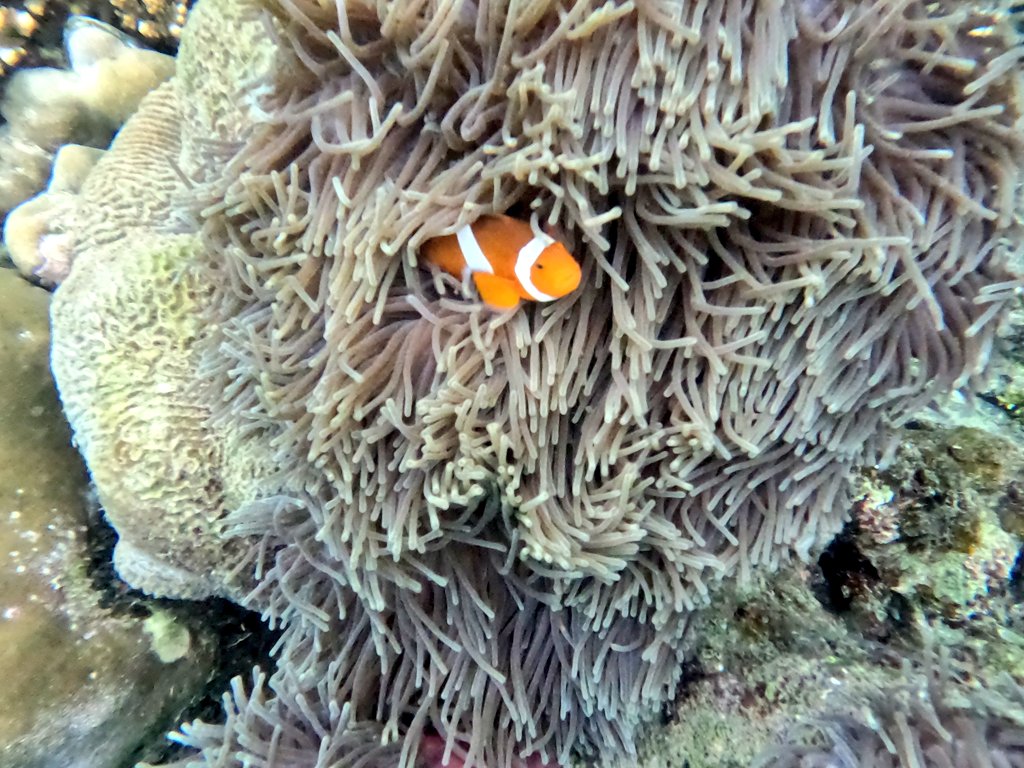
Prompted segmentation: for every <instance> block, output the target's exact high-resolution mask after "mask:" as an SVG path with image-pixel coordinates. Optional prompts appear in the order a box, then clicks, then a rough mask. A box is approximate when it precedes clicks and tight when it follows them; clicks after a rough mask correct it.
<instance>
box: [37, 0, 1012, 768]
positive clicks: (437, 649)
mask: <svg viewBox="0 0 1024 768" xmlns="http://www.w3.org/2000/svg"><path fill="white" fill-rule="evenodd" d="M1021 53H1022V50H1021V48H1020V47H1019V46H1018V45H1017V43H1016V38H1015V37H1014V34H1013V31H1012V30H1011V29H1009V27H1008V25H1007V23H1006V20H1005V18H1004V14H1003V13H1002V11H1001V10H1000V8H998V7H997V8H994V9H992V10H991V11H987V12H984V13H982V12H980V11H974V10H972V9H971V8H969V7H967V6H965V5H964V4H962V3H959V2H948V3H944V2H923V1H922V0H877V2H860V3H857V2H847V1H845V0H844V1H843V2H838V1H836V2H830V1H829V0H802V1H799V2H798V1H793V2H788V1H786V0H766V1H764V2H754V1H753V0H722V1H721V2H714V3H711V4H705V3H678V4H665V3H659V2H654V0H642V1H637V2H625V3H622V4H618V5H616V4H611V3H608V4H598V3H596V2H578V3H572V4H561V3H556V2H547V1H546V0H535V1H533V2H512V3H504V2H488V0H481V1H480V2H478V3H472V2H468V1H467V2H452V3H448V2H423V1H422V0H401V1H400V2H395V3H390V4H371V3H361V2H355V1H353V2H341V0H339V1H338V2H336V3H330V2H326V0H324V1H322V2H320V1H318V0H266V2H264V3H262V4H261V3H256V2H252V1H251V0H203V2H202V3H200V4H199V5H198V6H197V7H196V8H195V9H194V10H193V15H192V16H191V17H190V20H189V22H188V24H187V26H186V29H185V33H184V35H183V40H182V49H181V56H180V59H179V63H178V69H177V75H176V76H175V78H174V79H173V80H172V82H171V84H170V85H168V86H164V87H161V88H159V89H158V90H157V91H155V92H154V93H153V94H151V95H150V96H149V97H148V99H147V100H146V102H144V103H143V105H142V107H141V108H140V112H139V113H138V114H137V115H136V116H135V117H134V118H132V120H131V121H129V123H128V126H127V127H126V128H125V130H124V131H123V133H122V136H120V137H119V139H118V141H117V142H116V143H115V145H114V146H113V147H112V149H111V151H110V152H109V153H108V154H107V155H106V156H104V158H103V159H101V160H100V161H99V162H98V163H97V166H96V169H95V170H94V171H93V173H92V174H91V175H90V177H89V178H88V179H87V180H86V183H85V185H84V186H83V189H82V193H81V194H80V195H79V200H80V203H79V206H78V210H77V211H76V213H75V215H76V216H77V217H78V218H77V222H78V223H77V224H76V225H75V232H76V236H75V237H76V239H75V245H74V256H75V259H76V260H75V262H74V264H73V267H72V269H71V273H70V276H69V277H68V279H67V280H66V282H64V283H63V284H62V285H61V287H60V288H59V289H58V292H57V296H56V300H55V304H54V309H53V322H54V338H55V341H54V370H55V373H56V376H57V379H58V382H59V385H60V389H61V394H62V397H63V399H64V401H65V404H66V407H67V410H68V413H69V416H70V418H71V420H72V423H73V424H74V427H75V430H76V435H77V439H78V441H79V444H80V445H81V446H82V448H83V452H84V454H85V456H86V458H87V461H88V462H89V465H90V467H91V469H92V471H93V474H94V477H95V479H96V484H97V489H98V491H99V494H100V498H101V500H102V501H103V503H104V505H105V507H106V508H107V511H108V514H109V516H110V518H111V520H112V521H113V522H114V524H115V526H117V527H118V529H119V532H120V534H121V541H120V542H119V544H118V550H119V555H118V556H119V561H118V566H119V568H120V569H121V571H122V573H123V574H124V575H125V576H126V578H128V580H129V581H132V582H133V583H135V584H137V585H138V586H142V587H144V588H146V589H149V590H151V591H162V592H165V593H172V594H188V595H189V596H198V595H202V594H210V593H222V594H229V595H234V596H235V597H236V598H239V599H244V600H245V601H247V602H248V604H250V605H253V606H256V607H258V608H260V609H261V610H263V611H264V613H265V615H266V616H267V617H268V620H269V621H271V622H272V623H274V624H276V625H280V626H282V627H283V635H282V639H281V642H280V644H279V647H278V665H279V666H278V670H277V672H276V673H274V674H273V675H272V676H271V677H270V679H269V681H264V680H263V678H262V677H260V678H257V679H256V680H255V682H254V688H255V690H254V691H252V692H249V693H246V692H244V690H243V688H242V686H241V684H239V685H238V686H237V688H236V690H235V691H234V694H233V696H232V697H229V698H228V700H227V710H228V719H227V721H226V723H225V724H223V725H219V726H218V725H206V724H194V725H192V726H188V727H186V728H185V729H184V731H183V733H182V734H179V736H178V738H179V739H180V740H181V741H183V742H184V743H186V744H188V745H191V746H194V747H196V748H198V750H199V753H198V754H197V756H196V757H195V758H193V759H192V761H191V763H190V764H210V765H243V764H251V763H254V762H259V763H260V764H264V765H277V766H285V765H289V766H291V765H298V764H302V765H327V764H331V765H356V764H360V765H393V764H394V761H395V749H396V748H398V750H399V751H398V754H399V761H400V763H401V764H403V765H408V764H410V763H411V761H412V760H413V759H415V755H416V753H417V750H418V747H419V744H420V742H421V739H422V738H423V736H424V734H431V738H434V736H433V734H438V735H439V736H440V737H441V738H443V739H444V740H445V742H446V746H447V748H448V749H451V750H453V752H454V753H456V754H458V756H459V759H461V760H464V761H465V763H466V764H467V765H469V764H473V765H485V766H489V767H491V768H494V767H496V766H509V765H515V764H520V762H521V761H523V760H528V761H530V762H531V763H532V764H537V763H538V762H543V761H554V762H556V763H559V764H567V763H568V761H569V760H570V756H571V755H572V754H574V753H577V754H595V753H601V754H607V755H610V754H614V753H620V752H626V753H629V752H631V751H632V749H633V740H634V731H635V728H636V726H637V724H638V723H639V722H640V720H641V719H642V718H643V717H644V715H645V714H646V713H649V712H652V711H654V710H655V709H656V708H657V706H658V705H659V704H661V703H662V702H664V701H665V700H666V699H667V698H668V697H670V696H671V695H672V693H673V690H674V687H675V685H676V682H677V680H678V677H679V674H680V672H679V670H680V661H681V658H682V655H683V653H684V645H685V644H684V640H685V634H686V630H687V626H688V619H689V617H690V615H691V613H692V611H694V610H695V609H696V608H697V607H698V606H699V605H701V603H702V602H703V601H705V600H706V599H707V597H708V594H709V589H710V588H711V586H712V585H713V584H714V583H715V582H717V581H719V580H721V579H724V578H731V577H734V576H738V577H744V576H746V575H747V574H749V572H750V569H751V568H752V567H755V566H762V567H774V566H775V565H777V564H778V563H779V562H781V561H783V560H785V559H787V558H789V557H791V556H794V555H795V556H797V557H806V556H807V555H808V553H809V552H810V551H811V550H812V549H813V548H814V547H816V546H817V545H819V544H821V543H822V542H823V541H824V540H826V539H827V537H828V536H830V535H831V534H833V533H834V532H835V531H836V530H837V528H838V526H839V524H840V522H841V518H842V515H843V510H844V509H845V507H846V505H845V501H846V500H847V493H848V489H847V473H848V470H849V468H850V467H851V466H852V465H853V464H855V463H868V464H870V463H873V462H874V461H875V460H876V459H877V458H878V457H879V455H880V453H881V451H882V449H883V447H884V444H885V425H886V424H887V423H899V422H900V421H901V420H902V419H905V418H907V417H908V415H909V414H910V413H911V412H912V411H913V410H914V409H915V408H917V407H919V406H920V405H923V404H925V403H927V402H928V401H930V400H931V399H933V398H934V397H936V396H938V395H940V394H942V393H944V392H946V391H948V390H950V389H952V388H954V387H958V386H963V385H965V384H966V383H967V382H968V381H969V380H970V378H971V377H972V376H973V375H975V374H977V373H978V372H980V370H981V369H982V367H983V365H984V363H985V361H986V359H987V356H988V352H989V349H990V346H991V344H992V339H993V332H994V326H995V322H996V320H997V318H998V317H999V314H1000V311H1001V310H1002V308H1003V307H1004V305H1005V304H1006V302H1007V301H1008V299H1009V298H1010V297H1011V296H1012V295H1013V294H1014V291H1015V290H1016V288H1017V282H1016V281H1015V279H1014V278H1013V276H1012V275H1011V274H1009V272H1008V271H1007V270H1006V269H1005V267H1004V263H1005V256H1006V253H1007V252H1009V251H1010V250H1012V249H1014V248H1016V247H1018V246H1019V242H1020V231H1019V224H1018V222H1017V219H1016V211H1017V208H1018V206H1019V203H1020V179H1019V174H1020V169H1021V165H1022V161H1024V143H1022V136H1021V133H1020V117H1021V116H1020V112H1019V108H1020V104H1021V92H1020V86H1021V83H1020V77H1021V75H1020V74H1019V72H1018V66H1017V62H1018V60H1019V58H1020V56H1021ZM133 132H134V133H133ZM133 136H134V137H136V138H138V137H142V138H144V141H143V140H141V139H140V140H138V141H135V140H134V139H132V137H133ZM133 141H134V143H133ZM133 152H134V153H135V154H134V155H133V154H132V153H133ZM132 158H134V159H132ZM101 180H102V181H101ZM150 183H152V184H153V185H154V188H152V189H151V188H149V186H147V185H149V184H150ZM90 189H92V191H91V192H90ZM91 195H97V196H104V195H105V197H96V198H92V197H91ZM492 212H497V213H501V212H512V213H514V214H517V215H520V216H523V217H528V216H530V215H531V214H532V215H533V216H534V218H535V223H536V224H537V225H538V226H539V225H543V224H555V225H557V227H558V228H559V230H560V231H561V232H562V233H563V235H564V238H563V239H564V240H565V242H566V243H567V245H569V246H570V249H571V250H572V251H573V252H574V255H575V256H576V257H577V258H578V259H579V260H580V261H581V262H582V263H583V281H582V284H581V286H580V288H579V290H577V291H576V292H574V293H572V294H570V295H569V296H567V297H565V298H563V299H561V300H559V301H557V302H555V303H553V304H551V305H545V306H532V307H526V308H522V309H520V310H518V311H515V312H509V313H505V314H493V313H491V312H490V311H488V310H486V309H485V308H483V307H482V306H481V305H480V303H479V301H477V300H476V299H475V297H474V296H473V295H472V293H470V294H469V295H463V293H462V291H463V290H464V289H466V286H460V285H459V284H457V282H456V281H452V280H451V279H449V278H448V277H446V276H443V275H439V274H437V273H434V272H429V271H427V270H426V269H425V268H424V267H423V265H421V264H417V258H416V257H417V253H418V251H419V248H420V246H421V245H422V244H423V243H425V242H426V241H427V240H429V239H431V238H434V237H437V236H439V235H442V234H447V233H450V232H452V231H453V229H454V228H455V227H457V226H460V225H462V224H465V223H468V222H471V221H473V220H475V219H476V218H478V217H479V216H481V215H483V214H485V213H492ZM57 224H59V222H56V221H55V223H54V225H55V226H56V225H57ZM168 516H169V517H168ZM165 520H166V522H164V521H165ZM164 566H166V568H167V569H168V572H169V573H170V574H172V576H173V579H171V580H168V579H166V578H164V574H163V572H162V571H161V567H164ZM243 593H244V597H243ZM267 686H269V692H268V690H267ZM396 743H397V744H396ZM382 744H384V745H387V746H381V745H382ZM227 755H230V757H225V756H227ZM186 762H189V761H186Z"/></svg>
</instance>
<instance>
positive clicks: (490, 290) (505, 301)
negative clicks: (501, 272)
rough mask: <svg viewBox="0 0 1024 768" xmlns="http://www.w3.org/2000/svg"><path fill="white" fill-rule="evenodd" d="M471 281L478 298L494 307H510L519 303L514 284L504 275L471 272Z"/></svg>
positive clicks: (517, 292)
mask: <svg viewBox="0 0 1024 768" xmlns="http://www.w3.org/2000/svg"><path fill="white" fill-rule="evenodd" d="M473 281H474V282H475V283H476V289H477V291H479V293H480V298H481V299H483V300H484V302H485V303H486V304H488V305H489V306H491V307H494V308H495V309H512V307H515V306H518V304H519V291H517V290H516V284H515V283H514V282H513V281H511V280H509V279H508V278H506V277H498V276H497V275H489V274H487V273H486V272H476V273H474V274H473Z"/></svg>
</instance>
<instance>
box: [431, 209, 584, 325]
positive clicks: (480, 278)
mask: <svg viewBox="0 0 1024 768" xmlns="http://www.w3.org/2000/svg"><path fill="white" fill-rule="evenodd" d="M421 252H422V254H423V256H424V257H425V259H426V260H427V261H428V262H430V263H431V264H435V265H437V266H438V267H439V268H441V269H443V270H444V271H445V272H447V273H448V274H450V275H454V276H455V277H457V278H460V279H461V278H462V277H463V275H464V274H465V272H466V271H467V270H468V271H469V273H470V275H471V276H472V277H473V282H474V283H475V284H476V289H477V291H479V293H480V298H481V299H483V300H484V302H485V303H487V304H488V305H490V306H491V307H494V308H495V309H511V308H512V307H515V306H516V305H518V304H519V300H520V299H527V300H528V301H554V300H555V299H558V298H561V297H562V296H565V295H566V294H568V293H572V292H573V291H575V290H576V288H577V286H579V284H580V275H581V272H580V265H579V264H578V263H577V262H576V260H575V259H574V258H573V257H572V256H571V255H570V254H569V251H567V250H566V248H565V246H564V245H562V244H561V243H560V242H558V241H557V240H555V239H554V238H552V237H550V236H548V235H546V234H535V233H534V231H533V229H532V228H531V227H530V224H529V223H528V222H525V221H520V220H519V219H513V218H512V217H511V216H503V215H498V214H493V215H487V216H482V217H480V218H479V219H477V220H476V221H474V222H473V223H472V224H467V225H466V226H464V227H463V228H462V229H460V230H459V231H458V232H456V233H455V234H454V235H445V236H443V237H435V238H434V239H432V240H428V241H427V242H426V243H424V244H423V248H422V251H421Z"/></svg>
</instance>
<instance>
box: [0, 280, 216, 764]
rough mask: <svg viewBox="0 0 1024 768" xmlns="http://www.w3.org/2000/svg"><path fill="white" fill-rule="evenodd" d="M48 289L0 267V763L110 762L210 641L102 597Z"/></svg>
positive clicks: (202, 657) (195, 668)
mask: <svg viewBox="0 0 1024 768" xmlns="http://www.w3.org/2000/svg"><path fill="white" fill-rule="evenodd" d="M48 299H49V296H48V294H47V293H46V292H45V291H43V290H41V289H39V288H35V287H33V286H31V285H29V284H28V283H26V282H24V281H23V280H21V279H20V278H19V277H18V276H17V275H16V274H15V273H14V271H13V270H9V269H0V368H2V370H3V371H4V376H3V377H0V521H2V523H3V525H2V526H0V596H2V597H0V679H2V680H3V681H4V683H3V688H2V699H0V765H2V766H11V767H13V766H17V768H44V767H45V768H49V767H50V766H53V767H54V768H57V767H58V766H59V768H93V767H95V768H110V766H116V765H122V764H125V763H126V761H127V760H128V759H129V758H130V757H131V756H132V754H133V753H134V752H135V751H136V750H138V749H139V748H140V746H142V745H143V744H144V743H145V742H146V741H147V740H149V739H150V738H151V737H152V736H153V735H155V734H158V733H159V732H161V731H163V730H166V729H167V728H169V727H171V726H172V725H173V724H174V722H175V719H176V718H177V717H178V716H179V715H180V713H181V711H182V709H183V708H184V707H185V706H187V705H188V704H189V703H190V702H191V701H192V700H193V698H194V697H195V696H196V695H197V693H198V692H199V691H201V689H202V688H203V686H204V685H205V683H206V682H207V680H208V678H209V676H210V674H211V672H212V668H213V662H214V657H215V644H214V642H213V639H212V637H211V636H210V635H209V634H205V633H202V632H199V633H197V632H196V630H195V629H194V628H192V627H186V626H184V625H183V624H181V623H180V622H179V621H177V620H175V619H174V618H173V617H171V616H170V615H169V614H167V613H164V612H159V611H156V612H153V613H152V615H151V616H150V617H149V618H148V619H145V620H142V618H140V617H137V616H127V615H117V613H116V612H114V611H112V610H110V609H107V608H104V607H102V606H101V604H100V596H99V593H98V592H97V591H95V590H94V589H93V587H92V585H91V583H90V579H89V576H88V574H87V572H86V563H87V561H88V556H89V537H88V533H87V532H88V525H87V524H88V514H87V511H86V503H85V492H86V485H87V477H86V474H85V470H84V468H83V466H82V463H81V460H80V459H79V457H78V454H77V452H76V451H75V450H74V448H73V447H72V446H71V442H70V431H69V429H68V427H67V425H66V423H65V422H64V419H63V417H62V415H61V412H60V404H59V402H58V400H57V397H56V394H55V392H54V387H53V382H52V379H51V377H50V373H49V368H48V359H49V358H48V350H49V333H48V328H47V325H48V322H47V310H48ZM141 612H142V613H143V614H144V613H145V612H146V611H145V610H142V611H141ZM120 613H121V614H124V613H126V612H125V611H121V612H120Z"/></svg>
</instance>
